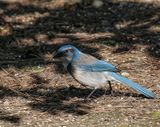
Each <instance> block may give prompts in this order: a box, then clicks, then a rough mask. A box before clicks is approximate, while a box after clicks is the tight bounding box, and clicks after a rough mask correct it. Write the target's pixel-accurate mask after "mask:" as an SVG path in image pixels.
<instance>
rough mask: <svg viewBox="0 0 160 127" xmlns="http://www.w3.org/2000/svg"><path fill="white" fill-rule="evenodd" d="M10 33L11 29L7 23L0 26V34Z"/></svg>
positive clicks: (6, 34)
mask: <svg viewBox="0 0 160 127" xmlns="http://www.w3.org/2000/svg"><path fill="white" fill-rule="evenodd" d="M11 34H12V29H11V27H9V26H8V25H5V26H0V36H8V35H11Z"/></svg>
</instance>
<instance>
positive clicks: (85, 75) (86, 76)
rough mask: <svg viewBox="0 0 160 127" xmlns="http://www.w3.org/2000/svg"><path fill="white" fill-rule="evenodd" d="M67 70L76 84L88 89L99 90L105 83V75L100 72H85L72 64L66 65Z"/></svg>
mask: <svg viewBox="0 0 160 127" xmlns="http://www.w3.org/2000/svg"><path fill="white" fill-rule="evenodd" d="M67 70H68V72H69V73H70V74H71V75H72V76H73V77H74V78H75V79H76V80H77V81H78V82H80V83H81V84H83V85H86V86H88V87H95V88H100V87H103V86H104V85H105V84H106V83H107V78H106V75H105V73H102V72H87V71H85V70H82V69H80V68H78V67H77V66H76V65H74V64H72V63H69V64H68V66H67Z"/></svg>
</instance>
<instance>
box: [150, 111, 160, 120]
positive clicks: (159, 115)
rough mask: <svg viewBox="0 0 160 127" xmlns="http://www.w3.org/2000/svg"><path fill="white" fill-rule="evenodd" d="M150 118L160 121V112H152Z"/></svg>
mask: <svg viewBox="0 0 160 127" xmlns="http://www.w3.org/2000/svg"><path fill="white" fill-rule="evenodd" d="M151 117H152V118H153V119H157V120H158V119H160V112H159V111H155V112H152V113H151Z"/></svg>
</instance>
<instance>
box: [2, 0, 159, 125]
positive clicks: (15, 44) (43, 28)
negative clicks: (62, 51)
mask: <svg viewBox="0 0 160 127" xmlns="http://www.w3.org/2000/svg"><path fill="white" fill-rule="evenodd" d="M66 43H70V44H73V45H75V46H77V47H78V48H79V49H80V50H81V51H83V52H86V53H88V54H91V55H93V56H95V57H97V58H99V59H104V60H106V61H109V62H110V63H112V64H113V65H115V66H117V67H118V68H119V69H121V70H122V72H121V74H122V75H124V76H125V77H128V78H129V79H132V80H133V81H135V82H137V83H139V84H141V85H142V86H145V87H146V88H148V89H150V90H152V91H153V92H154V93H156V95H157V98H156V99H147V98H145V97H144V96H142V95H139V94H138V93H136V92H135V91H133V90H132V89H130V88H128V87H125V86H123V85H122V84H116V83H112V84H113V85H112V86H113V89H114V95H113V96H110V95H109V93H108V91H107V92H106V94H105V89H107V88H108V85H107V84H106V88H104V89H99V90H97V91H96V93H95V94H94V95H93V96H92V98H91V100H89V101H85V97H86V96H87V95H88V94H89V93H90V92H91V90H90V89H86V88H84V87H83V86H81V85H80V84H79V83H77V82H76V81H75V80H74V79H73V78H72V77H71V76H70V75H69V74H67V72H66V71H65V70H64V69H63V67H62V65H61V62H60V61H58V60H55V59H53V58H52V53H54V52H55V51H56V49H57V48H58V47H59V46H60V45H61V44H66ZM0 68H1V69H0V127H14V126H21V127H30V126H33V127H107V126H108V127H159V126H160V99H159V97H160V2H159V1H158V0H103V1H102V0H97V1H94V0H88V1H87V0H70V1H69V0H67V1H66V0H19V1H17V0H6V1H4V0H0Z"/></svg>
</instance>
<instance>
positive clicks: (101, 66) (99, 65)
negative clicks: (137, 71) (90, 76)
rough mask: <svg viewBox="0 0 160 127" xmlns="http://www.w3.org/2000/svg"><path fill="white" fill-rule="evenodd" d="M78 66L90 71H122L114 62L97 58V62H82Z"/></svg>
mask: <svg viewBox="0 0 160 127" xmlns="http://www.w3.org/2000/svg"><path fill="white" fill-rule="evenodd" d="M78 67H79V68H80V69H81V70H84V71H89V72H102V71H111V72H118V71H120V70H119V69H117V68H116V67H115V66H113V65H112V64H109V63H107V62H105V61H102V60H97V61H96V62H94V63H92V64H86V63H85V64H80V65H78Z"/></svg>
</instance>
